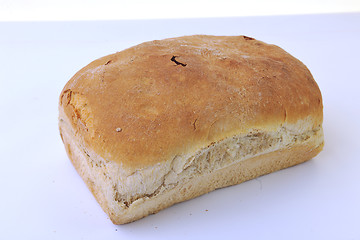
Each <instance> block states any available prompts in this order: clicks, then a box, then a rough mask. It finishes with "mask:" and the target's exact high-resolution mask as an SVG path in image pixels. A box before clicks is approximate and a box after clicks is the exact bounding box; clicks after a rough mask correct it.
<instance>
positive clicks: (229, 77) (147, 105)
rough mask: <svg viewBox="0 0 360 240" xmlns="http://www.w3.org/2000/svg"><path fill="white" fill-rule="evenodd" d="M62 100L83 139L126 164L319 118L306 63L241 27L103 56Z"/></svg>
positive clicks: (131, 165)
mask: <svg viewBox="0 0 360 240" xmlns="http://www.w3.org/2000/svg"><path fill="white" fill-rule="evenodd" d="M60 108H63V110H64V112H65V114H66V115H67V116H68V118H69V119H72V121H71V124H72V128H73V129H74V130H75V132H76V134H77V135H78V136H81V138H82V140H83V142H84V144H85V145H86V146H87V147H88V148H91V149H93V150H94V151H95V152H96V153H97V154H99V155H100V156H101V157H103V158H104V159H108V160H110V161H114V162H117V163H119V164H121V165H122V166H123V167H124V168H129V169H139V168H140V169H141V168H144V167H147V166H151V165H154V164H155V163H159V162H164V161H167V160H169V159H172V158H174V156H176V155H178V154H186V153H191V152H194V151H195V150H196V149H201V148H204V147H206V146H208V145H209V144H211V143H213V142H217V141H220V140H222V139H224V138H226V137H229V136H232V135H235V134H240V133H245V132H248V129H249V128H252V129H260V130H264V131H266V130H271V129H277V128H278V127H279V126H281V125H282V124H295V123H296V122H297V121H298V120H299V119H306V118H309V117H310V118H311V120H312V126H309V130H310V129H311V128H315V127H318V126H319V125H321V123H322V98H321V93H320V91H319V88H318V86H317V84H316V82H315V81H314V79H313V78H312V76H311V73H310V72H309V71H308V69H307V68H306V66H305V65H303V64H302V63H301V62H300V61H299V60H297V59H295V58H294V57H292V56H291V55H289V54H288V53H286V52H285V51H284V50H282V49H281V48H279V47H277V46H274V45H269V44H265V43H263V42H260V41H257V40H254V39H252V38H248V37H244V36H236V37H227V36H204V35H197V36H186V37H180V38H172V39H165V40H160V41H152V42H146V43H143V44H140V45H137V46H135V47H132V48H129V49H126V50H124V51H122V52H118V53H115V54H112V55H109V56H106V57H103V58H100V59H98V60H96V61H94V62H92V63H90V64H89V65H88V66H86V67H84V68H83V69H81V70H80V71H79V72H78V73H77V74H76V75H75V76H74V77H73V78H72V79H71V80H70V81H69V82H68V83H67V84H66V86H65V87H64V89H63V91H62V93H61V95H60Z"/></svg>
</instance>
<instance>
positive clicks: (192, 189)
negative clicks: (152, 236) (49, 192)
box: [60, 126, 323, 224]
mask: <svg viewBox="0 0 360 240" xmlns="http://www.w3.org/2000/svg"><path fill="white" fill-rule="evenodd" d="M60 128H61V126H60ZM68 130H69V129H66V127H64V128H62V129H61V133H62V139H63V141H64V144H65V148H66V151H67V154H68V156H69V158H70V159H71V162H72V163H73V165H74V167H75V169H76V170H77V172H78V173H79V175H80V176H81V177H82V179H83V180H84V181H85V183H86V185H87V186H88V188H89V189H90V191H91V192H92V194H93V195H94V196H95V198H96V200H97V201H98V202H99V204H100V205H101V207H102V208H103V210H104V211H105V212H106V213H107V214H108V216H109V217H110V219H111V221H112V222H113V223H114V224H124V223H129V222H132V221H135V220H138V219H140V218H143V217H145V216H147V215H149V214H153V213H156V212H158V211H160V210H162V209H164V208H167V207H169V206H171V205H173V204H175V203H179V202H182V201H186V200H189V199H192V198H195V197H197V196H200V195H202V194H205V193H208V192H211V191H213V190H215V189H218V188H223V187H227V186H231V185H235V184H239V183H241V182H244V181H247V180H250V179H254V178H256V177H259V176H261V175H264V174H268V173H271V172H274V171H277V170H280V169H283V168H287V167H291V166H294V165H296V164H299V163H302V162H305V161H307V160H309V159H311V158H313V157H314V156H316V155H317V154H318V153H319V152H320V151H321V149H322V147H323V141H322V131H321V134H315V135H313V136H311V137H310V138H309V139H307V140H306V141H304V142H297V143H295V144H293V145H291V146H287V147H286V148H283V149H279V150H276V151H273V152H269V153H264V154H262V155H258V156H255V157H251V158H248V159H246V160H243V161H240V162H236V163H234V164H232V165H230V166H227V167H225V168H221V169H218V170H214V171H210V172H207V173H205V174H203V175H201V174H200V175H197V176H196V177H192V178H190V179H188V180H187V181H185V182H182V183H181V184H177V185H176V186H175V187H173V188H171V189H167V190H165V191H162V192H161V193H159V194H154V195H151V196H148V197H143V198H140V199H138V200H137V201H134V202H132V203H131V204H130V205H129V206H126V207H125V206H124V204H120V203H119V202H118V201H116V197H115V199H114V196H112V197H109V194H106V193H104V192H106V190H104V189H105V188H108V189H109V188H111V186H104V184H99V183H98V182H97V178H96V177H94V176H93V174H92V173H91V170H89V166H88V165H89V164H88V162H89V159H88V158H89V155H88V154H86V153H85V152H84V150H83V148H81V147H80V146H79V145H78V142H76V141H75V140H74V139H75V137H74V136H72V134H71V132H69V131H68ZM319 139H320V141H319ZM109 185H111V183H110V182H109ZM107 196H108V197H107Z"/></svg>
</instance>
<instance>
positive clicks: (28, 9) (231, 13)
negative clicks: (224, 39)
mask: <svg viewBox="0 0 360 240" xmlns="http://www.w3.org/2000/svg"><path fill="white" fill-rule="evenodd" d="M359 11H360V1H359V0H316V1H314V0H291V1H289V0H271V1H268V0H179V1H176V0H175V1H169V0H151V1H149V0H131V1H129V0H61V1H54V0H31V1H29V0H0V21H64V20H66V21H69V20H70V21H74V20H119V19H169V18H203V17H239V16H264V15H284V14H285V15H289V14H319V13H342V12H359Z"/></svg>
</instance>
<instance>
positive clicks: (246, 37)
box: [243, 36, 255, 40]
mask: <svg viewBox="0 0 360 240" xmlns="http://www.w3.org/2000/svg"><path fill="white" fill-rule="evenodd" d="M243 38H244V39H245V40H255V38H252V37H248V36H243Z"/></svg>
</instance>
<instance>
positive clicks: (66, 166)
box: [0, 14, 360, 240]
mask: <svg viewBox="0 0 360 240" xmlns="http://www.w3.org/2000/svg"><path fill="white" fill-rule="evenodd" d="M195 33H196V34H199V33H206V34H217V35H240V34H245V35H248V36H253V37H255V38H257V39H260V40H263V41H265V42H268V43H274V44H277V45H279V46H281V47H283V48H284V49H285V50H287V51H288V52H290V53H291V54H293V55H294V56H296V57H298V58H299V59H301V60H302V61H303V62H304V63H305V64H306V65H307V66H308V67H309V69H310V70H311V71H312V73H313V75H314V77H315V79H316V81H317V82H318V84H319V86H320V88H321V91H322V93H323V99H324V106H325V108H324V132H325V141H326V144H325V148H324V151H323V152H321V153H320V155H318V156H317V157H315V159H313V160H311V161H309V162H307V163H304V164H301V165H299V166H296V167H293V168H289V169H286V170H282V171H279V172H276V173H273V174H270V175H267V176H263V177H260V178H258V179H256V180H252V181H248V182H246V183H243V184H240V185H238V186H233V187H229V188H225V189H221V190H217V191H215V192H212V193H210V194H206V195H204V196H202V197H199V198H196V199H194V200H191V201H187V202H185V203H181V204H177V205H175V206H173V207H171V208H168V209H166V210H163V211H161V212H159V213H158V214H155V215H152V216H149V217H146V218H144V219H142V220H139V221H137V222H134V223H131V224H127V225H124V226H115V225H113V224H112V223H111V222H110V220H109V219H108V218H107V216H106V215H105V213H104V212H103V211H102V210H101V208H100V207H99V205H98V204H97V202H96V201H95V200H94V198H93V196H92V195H91V193H90V192H89V191H88V189H87V188H86V186H85V184H84V183H83V182H82V180H81V179H80V177H79V176H78V175H77V173H76V172H75V170H74V168H73V167H72V165H71V163H70V161H69V160H68V158H67V156H66V154H65V150H64V147H63V145H62V142H61V139H60V136H59V133H58V128H57V115H58V111H57V105H58V96H59V94H60V91H61V89H62V87H63V86H64V85H65V83H66V82H67V80H69V79H70V77H71V76H72V75H74V74H75V72H76V71H78V70H79V69H80V68H81V67H83V66H85V65H86V64H87V63H89V62H90V61H92V60H94V59H95V58H98V57H101V56H103V55H106V54H109V53H113V52H116V51H120V50H122V49H124V48H127V47H130V46H132V45H134V44H137V43H140V42H143V41H146V40H152V39H161V38H164V37H173V36H180V35H185V34H195ZM0 36H1V37H0V90H1V94H0V114H1V117H0V126H1V133H0V156H1V167H0V189H1V198H0V219H1V220H0V221H1V222H0V239H158V240H159V239H184V238H186V239H187V238H189V239H360V228H359V222H360V205H359V202H360V187H359V182H360V174H359V169H360V161H359V149H360V141H359V134H360V125H359V119H360V111H359V110H360V104H359V102H360V93H359V87H360V83H359V82H360V74H359V68H360V64H359V61H360V60H359V56H360V48H359V42H360V14H343V15H314V16H292V17H253V18H249V17H248V18H225V19H202V20H169V21H161V20H156V21H155V20H153V21H117V22H116V21H112V22H111V21H110V22H76V23H74V22H66V23H61V22H60V23H0ZM206 210H208V211H206Z"/></svg>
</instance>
